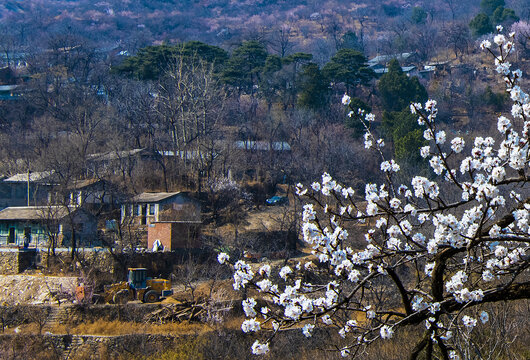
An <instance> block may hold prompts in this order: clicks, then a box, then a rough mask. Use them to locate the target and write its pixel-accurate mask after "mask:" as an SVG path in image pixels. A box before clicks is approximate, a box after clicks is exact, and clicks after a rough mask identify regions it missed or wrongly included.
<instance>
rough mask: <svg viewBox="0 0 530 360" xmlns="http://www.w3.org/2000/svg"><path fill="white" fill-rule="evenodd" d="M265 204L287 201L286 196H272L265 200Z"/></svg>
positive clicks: (277, 203) (278, 203) (284, 202)
mask: <svg viewBox="0 0 530 360" xmlns="http://www.w3.org/2000/svg"><path fill="white" fill-rule="evenodd" d="M265 202H266V203H267V205H282V204H286V203H287V196H273V197H271V198H269V199H267V200H265Z"/></svg>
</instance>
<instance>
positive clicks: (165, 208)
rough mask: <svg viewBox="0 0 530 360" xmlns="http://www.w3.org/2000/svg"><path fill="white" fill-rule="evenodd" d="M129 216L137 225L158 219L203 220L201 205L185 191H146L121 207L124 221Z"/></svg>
mask: <svg viewBox="0 0 530 360" xmlns="http://www.w3.org/2000/svg"><path fill="white" fill-rule="evenodd" d="M127 218H129V219H132V221H133V222H134V223H135V224H137V225H149V224H151V223H153V222H157V221H197V222H200V221H201V205H200V202H199V201H198V200H195V199H193V198H192V197H190V196H189V194H188V193H185V192H155V193H149V192H145V193H142V194H139V195H137V196H135V197H133V198H132V199H131V200H130V201H129V202H128V203H127V204H123V205H122V207H121V219H122V222H123V221H125V220H126V219H127Z"/></svg>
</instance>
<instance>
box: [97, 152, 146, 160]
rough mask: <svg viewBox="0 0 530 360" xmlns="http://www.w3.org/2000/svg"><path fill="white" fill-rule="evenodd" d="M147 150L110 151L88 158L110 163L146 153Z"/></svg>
mask: <svg viewBox="0 0 530 360" xmlns="http://www.w3.org/2000/svg"><path fill="white" fill-rule="evenodd" d="M145 151H146V149H132V150H122V151H109V152H104V153H97V154H90V155H88V158H89V159H91V160H93V161H108V160H116V159H123V158H127V157H130V156H135V155H138V154H141V153H142V152H145Z"/></svg>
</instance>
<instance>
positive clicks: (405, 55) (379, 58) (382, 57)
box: [368, 53, 414, 66]
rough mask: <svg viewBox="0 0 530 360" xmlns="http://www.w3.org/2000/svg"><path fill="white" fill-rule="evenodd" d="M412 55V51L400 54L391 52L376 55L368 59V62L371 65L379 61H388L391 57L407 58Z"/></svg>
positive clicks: (401, 59) (400, 59)
mask: <svg viewBox="0 0 530 360" xmlns="http://www.w3.org/2000/svg"><path fill="white" fill-rule="evenodd" d="M412 55H414V53H401V54H391V55H378V56H376V57H374V58H372V59H370V60H368V64H369V65H371V66H373V65H375V64H379V63H387V62H390V60H392V59H397V60H398V61H403V60H407V59H408V58H409V57H411V56H412Z"/></svg>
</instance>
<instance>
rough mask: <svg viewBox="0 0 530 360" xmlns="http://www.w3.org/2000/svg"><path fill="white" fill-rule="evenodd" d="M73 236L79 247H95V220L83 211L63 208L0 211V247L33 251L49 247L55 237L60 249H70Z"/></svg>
mask: <svg viewBox="0 0 530 360" xmlns="http://www.w3.org/2000/svg"><path fill="white" fill-rule="evenodd" d="M72 226H73V229H74V230H73V231H72ZM73 232H75V237H76V241H77V243H78V244H79V245H92V244H94V243H96V242H97V220H96V218H95V217H94V216H93V215H91V214H90V213H88V212H87V211H84V210H83V209H76V208H73V207H72V208H66V207H64V206H21V207H8V208H5V209H4V210H2V211H0V245H19V246H31V247H34V246H36V245H37V244H41V245H45V244H47V243H48V241H49V240H50V238H52V237H54V238H55V240H56V242H57V245H69V244H70V241H71V240H72V233H73Z"/></svg>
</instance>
